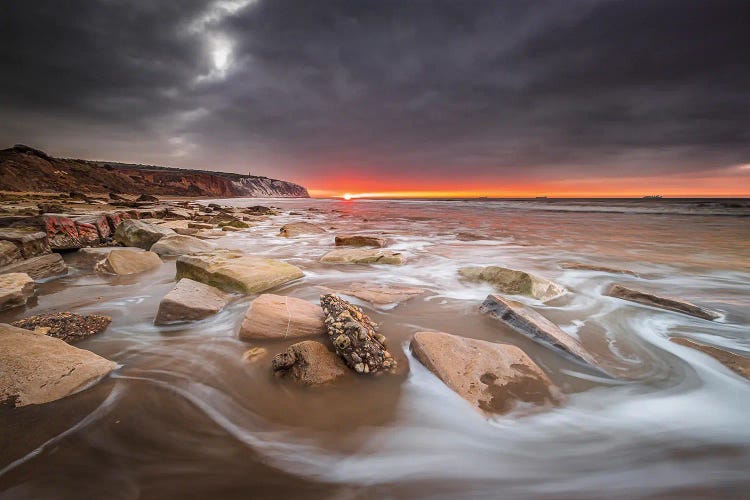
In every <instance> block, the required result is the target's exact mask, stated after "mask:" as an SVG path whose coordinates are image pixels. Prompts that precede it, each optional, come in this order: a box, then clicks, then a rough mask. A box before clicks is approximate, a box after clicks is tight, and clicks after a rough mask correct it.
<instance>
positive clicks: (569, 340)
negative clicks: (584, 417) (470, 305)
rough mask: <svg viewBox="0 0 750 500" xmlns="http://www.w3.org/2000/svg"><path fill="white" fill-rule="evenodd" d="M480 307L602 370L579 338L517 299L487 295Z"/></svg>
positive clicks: (500, 319)
mask: <svg viewBox="0 0 750 500" xmlns="http://www.w3.org/2000/svg"><path fill="white" fill-rule="evenodd" d="M479 311H480V312H482V313H484V314H486V315H488V316H489V317H491V318H493V319H496V320H498V321H501V322H503V323H505V324H507V325H508V326H510V327H511V328H512V329H513V330H515V331H516V332H518V333H520V334H522V335H524V336H526V337H529V338H530V339H531V340H534V341H536V342H539V343H540V344H542V345H545V346H548V347H552V348H553V349H555V350H557V351H559V352H561V353H563V354H564V355H566V356H568V357H569V358H571V359H573V360H574V361H578V362H579V363H583V364H585V365H588V366H590V367H592V368H595V369H597V370H599V371H602V372H604V370H603V369H602V368H601V367H600V366H599V363H598V361H597V360H596V358H594V357H593V356H592V355H591V353H589V352H588V351H587V350H586V349H585V348H584V347H583V346H582V345H581V343H580V342H579V341H578V339H576V338H575V337H573V336H571V335H570V334H568V333H566V332H565V331H563V330H562V329H561V328H560V327H559V326H557V325H556V324H554V323H553V322H551V321H550V320H548V319H547V318H545V317H544V316H542V315H541V314H539V313H538V312H536V311H535V310H533V309H531V308H529V307H526V306H525V305H523V304H521V303H520V302H516V301H515V300H510V299H507V298H505V297H502V296H500V295H488V296H487V298H486V299H485V301H484V303H483V304H482V305H481V306H480V307H479Z"/></svg>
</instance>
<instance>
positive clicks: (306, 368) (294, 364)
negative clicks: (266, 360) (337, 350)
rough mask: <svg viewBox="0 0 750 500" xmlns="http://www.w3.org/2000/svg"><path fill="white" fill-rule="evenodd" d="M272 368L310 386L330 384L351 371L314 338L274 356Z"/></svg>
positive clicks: (282, 374) (293, 345)
mask: <svg viewBox="0 0 750 500" xmlns="http://www.w3.org/2000/svg"><path fill="white" fill-rule="evenodd" d="M271 368H272V369H273V371H274V372H276V373H277V374H279V375H281V376H286V377H291V378H293V379H294V380H295V381H297V382H299V383H301V384H304V385H309V386H313V385H323V384H330V383H331V382H335V381H336V380H339V379H340V378H342V377H345V376H346V375H348V373H349V372H348V370H347V369H346V365H344V363H342V362H341V360H340V359H339V358H338V357H337V356H336V355H335V354H334V353H332V352H331V351H329V350H328V348H327V347H326V346H324V345H323V344H321V343H320V342H315V341H314V340H305V341H303V342H299V343H297V344H292V345H291V346H289V348H288V349H287V350H286V352H283V353H281V354H277V355H276V356H274V358H273V360H272V361H271Z"/></svg>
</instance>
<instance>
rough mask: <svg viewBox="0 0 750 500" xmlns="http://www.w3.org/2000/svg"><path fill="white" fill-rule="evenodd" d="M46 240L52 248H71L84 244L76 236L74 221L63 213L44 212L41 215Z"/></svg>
mask: <svg viewBox="0 0 750 500" xmlns="http://www.w3.org/2000/svg"><path fill="white" fill-rule="evenodd" d="M42 219H43V221H44V228H45V231H46V232H47V241H48V242H49V246H50V248H52V249H53V250H72V249H76V248H81V247H82V246H84V244H83V243H81V239H80V237H79V236H78V228H77V227H76V223H75V221H73V219H71V218H70V217H67V216H64V215H53V214H46V215H44V216H42Z"/></svg>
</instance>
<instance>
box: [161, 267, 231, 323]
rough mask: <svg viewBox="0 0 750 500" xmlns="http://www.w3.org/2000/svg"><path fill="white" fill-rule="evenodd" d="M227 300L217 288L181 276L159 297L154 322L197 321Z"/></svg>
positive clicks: (223, 304) (220, 308)
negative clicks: (173, 285)
mask: <svg viewBox="0 0 750 500" xmlns="http://www.w3.org/2000/svg"><path fill="white" fill-rule="evenodd" d="M228 301H229V296H228V295H227V294H225V293H224V292H222V291H221V290H219V289H218V288H214V287H212V286H209V285H206V284H204V283H200V282H198V281H193V280H191V279H189V278H183V279H181V280H180V281H178V282H177V284H176V285H175V287H174V288H172V290H170V291H169V292H168V293H167V294H166V295H165V296H164V298H163V299H161V302H160V303H159V310H158V312H157V313H156V319H155V320H154V323H155V324H157V325H163V324H166V323H174V322H178V321H198V320H201V319H204V318H207V317H209V316H213V315H214V314H216V313H218V312H219V311H221V310H222V309H224V307H226V305H227V302H228Z"/></svg>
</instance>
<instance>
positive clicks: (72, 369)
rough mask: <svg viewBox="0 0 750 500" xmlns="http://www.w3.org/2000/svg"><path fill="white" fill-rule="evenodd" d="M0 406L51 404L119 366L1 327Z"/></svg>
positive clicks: (43, 337) (56, 341)
mask: <svg viewBox="0 0 750 500" xmlns="http://www.w3.org/2000/svg"><path fill="white" fill-rule="evenodd" d="M0 367H2V369H0V403H4V402H10V403H12V404H14V405H15V406H26V405H32V404H41V403H47V402H50V401H55V400H57V399H60V398H64V397H65V396H68V395H70V394H74V393H76V392H79V391H81V390H83V389H86V388H87V387H89V386H90V385H92V384H94V383H95V382H97V381H98V380H100V379H101V378H102V377H104V376H105V375H107V374H108V373H109V372H111V371H112V370H114V369H115V368H117V365H116V364H115V363H114V362H112V361H109V360H107V359H105V358H103V357H101V356H98V355H97V354H94V353H93V352H90V351H85V350H83V349H78V348H76V347H73V346H71V345H69V344H67V343H66V342H64V341H62V340H60V339H56V338H52V337H48V336H47V335H39V334H37V333H34V332H30V331H28V330H24V329H22V328H16V327H13V326H11V325H5V324H0Z"/></svg>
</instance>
